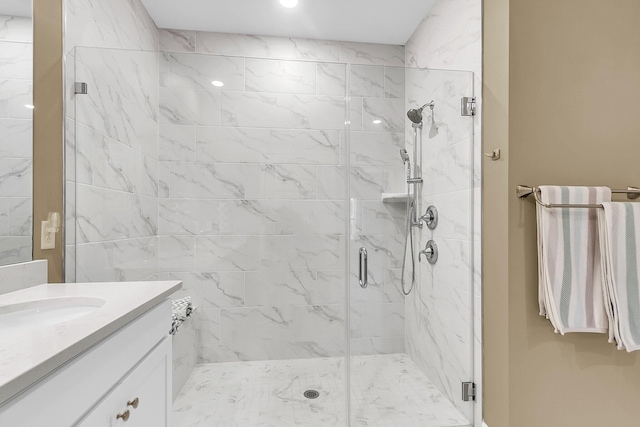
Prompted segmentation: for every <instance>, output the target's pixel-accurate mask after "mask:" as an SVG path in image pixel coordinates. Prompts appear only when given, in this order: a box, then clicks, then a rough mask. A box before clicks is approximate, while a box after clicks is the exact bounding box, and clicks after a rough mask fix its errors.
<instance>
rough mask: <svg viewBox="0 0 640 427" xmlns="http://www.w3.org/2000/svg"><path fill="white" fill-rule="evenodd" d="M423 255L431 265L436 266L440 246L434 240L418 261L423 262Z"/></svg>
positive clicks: (421, 253)
mask: <svg viewBox="0 0 640 427" xmlns="http://www.w3.org/2000/svg"><path fill="white" fill-rule="evenodd" d="M422 255H424V256H425V258H427V261H429V264H435V263H436V262H437V261H438V245H436V242H434V241H433V240H429V241H428V242H427V245H426V246H425V247H424V249H423V250H421V251H420V254H419V255H418V261H422Z"/></svg>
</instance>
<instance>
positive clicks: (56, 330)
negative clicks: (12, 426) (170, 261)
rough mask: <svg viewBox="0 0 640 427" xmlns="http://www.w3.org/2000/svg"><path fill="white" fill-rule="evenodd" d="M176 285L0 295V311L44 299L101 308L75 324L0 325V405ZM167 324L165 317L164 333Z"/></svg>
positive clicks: (79, 286) (81, 286)
mask: <svg viewBox="0 0 640 427" xmlns="http://www.w3.org/2000/svg"><path fill="white" fill-rule="evenodd" d="M181 287H182V282H179V281H170V282H169V281H167V282H114V283H67V284H48V285H40V286H34V287H31V288H27V289H23V290H20V291H16V292H11V293H8V294H4V295H0V308H1V307H2V306H6V305H10V304H17V303H23V302H28V301H35V300H44V299H49V298H63V297H71V298H78V297H79V298H86V299H87V301H90V300H91V299H95V298H99V299H101V300H104V304H103V305H102V306H100V307H99V308H97V309H96V310H95V311H93V312H91V313H88V314H85V315H84V316H82V317H79V318H77V319H73V320H69V321H66V322H61V323H55V324H50V325H48V324H42V325H40V324H38V325H37V327H35V326H34V327H29V328H27V327H19V328H8V327H2V326H0V405H1V404H3V403H4V402H5V401H7V400H8V399H10V398H11V397H13V396H14V395H16V394H18V393H19V392H21V391H22V390H24V389H26V388H27V387H29V386H30V385H32V384H34V383H35V382H37V381H38V380H40V379H41V378H43V377H44V376H46V375H47V374H49V373H51V372H52V371H54V370H55V369H57V368H58V367H60V366H62V365H63V364H64V363H66V362H67V361H69V360H71V359H72V358H74V357H75V356H77V355H78V354H80V353H81V352H83V351H85V350H87V349H88V348H89V347H91V346H93V345H95V344H97V343H98V342H100V341H102V340H103V339H104V338H106V337H107V336H109V335H111V334H112V333H114V332H116V331H117V330H118V329H120V328H122V327H123V326H125V325H127V324H128V323H130V322H131V321H132V320H134V319H135V318H137V317H139V316H140V315H142V314H143V313H145V312H146V311H147V310H149V309H151V308H153V307H154V306H156V305H157V304H159V303H160V302H162V301H163V300H165V299H166V298H168V297H169V296H170V295H171V294H173V293H174V292H175V291H177V290H178V289H180V288H181ZM170 327H171V319H170V318H167V334H169V328H170Z"/></svg>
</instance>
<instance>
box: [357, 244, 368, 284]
mask: <svg viewBox="0 0 640 427" xmlns="http://www.w3.org/2000/svg"><path fill="white" fill-rule="evenodd" d="M367 258H368V255H367V249H366V248H360V267H359V270H360V271H359V274H360V287H361V288H366V287H367V285H368V284H369V278H368V273H367Z"/></svg>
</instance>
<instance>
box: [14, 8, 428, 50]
mask: <svg viewBox="0 0 640 427" xmlns="http://www.w3.org/2000/svg"><path fill="white" fill-rule="evenodd" d="M2 1H5V0H2ZM142 2H143V3H144V5H145V7H146V8H147V10H148V11H149V13H150V14H151V17H152V18H153V20H154V21H155V22H156V25H157V26H158V27H160V28H171V29H180V30H199V31H214V32H222V33H240V34H253V35H264V36H284V37H301V38H312V39H324V40H341V41H356V42H369V43H387V44H405V43H406V41H407V40H408V39H409V37H410V36H411V34H413V31H414V30H415V29H416V27H417V26H418V24H420V22H421V21H422V19H423V18H424V17H425V16H426V14H427V12H428V11H429V10H430V9H431V7H432V6H433V4H434V3H435V0H299V4H298V6H297V7H295V8H292V9H287V8H284V7H282V6H280V3H279V2H278V0H142Z"/></svg>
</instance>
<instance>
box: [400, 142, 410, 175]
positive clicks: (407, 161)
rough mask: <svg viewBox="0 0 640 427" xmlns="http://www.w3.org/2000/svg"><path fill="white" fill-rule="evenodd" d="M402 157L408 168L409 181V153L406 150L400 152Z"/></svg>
mask: <svg viewBox="0 0 640 427" xmlns="http://www.w3.org/2000/svg"><path fill="white" fill-rule="evenodd" d="M400 157H402V161H403V163H404V164H405V165H406V166H407V180H409V179H411V159H410V158H409V153H407V150H405V149H404V148H403V149H401V150H400Z"/></svg>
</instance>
